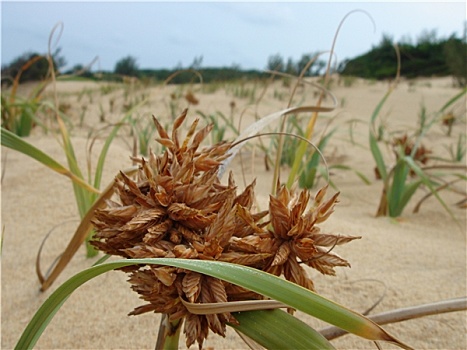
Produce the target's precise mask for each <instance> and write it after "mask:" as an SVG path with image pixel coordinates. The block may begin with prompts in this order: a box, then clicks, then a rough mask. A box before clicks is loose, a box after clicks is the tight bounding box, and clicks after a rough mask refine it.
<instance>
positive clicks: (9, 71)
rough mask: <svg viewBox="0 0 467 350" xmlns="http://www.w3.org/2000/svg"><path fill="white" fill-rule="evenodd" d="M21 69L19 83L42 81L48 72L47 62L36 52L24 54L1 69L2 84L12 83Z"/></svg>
mask: <svg viewBox="0 0 467 350" xmlns="http://www.w3.org/2000/svg"><path fill="white" fill-rule="evenodd" d="M26 64H30V65H29V66H27V65H26ZM22 69H23V71H22V74H21V77H20V83H24V82H26V81H38V80H43V79H45V78H46V77H47V74H48V72H49V62H48V61H47V58H46V57H44V56H42V55H40V54H38V53H37V52H27V53H24V54H22V55H21V56H19V57H17V58H15V59H14V60H13V61H11V62H10V63H9V64H7V65H4V66H3V67H2V82H6V83H8V81H10V82H12V81H13V79H14V78H15V77H16V76H17V74H18V73H19V72H20V71H21V70H22Z"/></svg>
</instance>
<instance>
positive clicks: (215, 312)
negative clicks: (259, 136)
mask: <svg viewBox="0 0 467 350" xmlns="http://www.w3.org/2000/svg"><path fill="white" fill-rule="evenodd" d="M303 109H304V107H302V110H303ZM310 109H312V108H309V109H308V110H310ZM305 110H306V109H305ZM289 112H290V113H292V112H297V109H296V108H295V109H291V110H290V111H289ZM283 113H284V111H282V112H281V113H280V114H283ZM186 116H187V111H186V110H185V111H184V112H183V113H182V114H181V115H180V117H178V118H177V119H176V120H175V121H174V126H173V130H172V133H171V135H170V134H169V133H168V132H167V131H166V130H165V129H164V128H163V127H162V126H161V124H160V123H159V122H158V121H157V119H154V122H155V125H156V128H157V131H158V134H159V138H158V142H159V143H161V144H162V145H163V146H165V151H164V152H163V153H162V154H158V155H156V154H154V153H151V154H150V155H149V158H148V159H144V158H142V159H141V160H140V161H139V168H138V170H137V176H136V177H133V176H131V175H129V174H127V173H124V172H122V173H121V174H120V175H119V176H118V177H117V178H116V181H115V182H114V183H113V184H112V185H111V187H110V188H111V189H112V191H111V192H112V193H113V194H114V196H113V197H110V196H108V195H107V194H106V197H107V199H108V200H107V201H106V202H105V203H106V205H104V206H103V207H100V208H99V207H97V208H94V210H93V212H92V214H91V216H92V218H91V220H90V222H92V225H93V226H94V228H95V230H96V234H95V236H94V239H93V240H92V241H91V243H92V244H93V246H95V247H96V248H97V249H99V250H101V251H103V252H104V253H106V254H108V255H117V256H120V257H123V258H124V259H123V260H117V261H112V262H100V263H98V264H97V265H95V266H93V267H91V268H89V269H86V270H84V271H82V272H80V273H78V274H77V275H75V276H73V277H72V278H70V279H69V280H68V281H67V282H65V283H64V284H63V285H62V286H60V287H58V288H57V290H56V291H55V292H54V293H52V295H51V296H50V298H49V299H48V300H47V301H46V302H45V303H44V304H43V305H42V307H41V308H40V309H39V310H38V311H37V313H36V315H35V316H34V317H33V319H32V320H31V322H30V323H29V325H28V326H27V328H26V329H25V331H24V332H23V335H22V336H21V338H20V340H19V342H18V344H17V346H16V348H17V349H28V348H32V347H33V346H34V344H35V343H36V341H37V339H38V338H39V336H40V334H41V332H42V331H43V330H44V329H45V327H46V326H47V324H48V323H49V322H50V320H51V318H52V317H53V315H54V314H55V313H56V312H57V311H58V310H59V308H60V306H61V305H62V304H63V303H64V302H65V301H66V299H67V298H68V296H69V295H70V294H71V293H72V292H73V291H74V290H75V289H76V288H78V287H79V286H80V285H81V284H83V283H85V282H86V281H88V280H89V279H91V278H94V277H96V276H98V275H100V274H102V273H104V272H107V271H111V270H114V269H121V270H123V271H126V272H127V273H129V282H130V284H131V285H132V289H133V290H134V291H135V292H137V293H138V294H139V295H140V297H141V298H142V299H143V300H144V301H145V304H143V305H141V306H139V307H136V308H135V309H134V310H133V311H132V312H131V313H130V314H132V315H139V314H142V313H146V312H157V313H161V314H163V316H162V321H161V322H162V323H161V327H160V333H159V336H158V341H157V344H156V348H157V349H168V348H177V347H178V344H179V336H180V333H181V330H183V332H184V333H185V336H186V342H187V344H186V345H187V346H188V347H189V346H190V345H192V344H193V343H195V342H196V343H198V345H199V346H200V347H202V346H203V342H204V340H205V339H206V337H207V336H208V334H209V333H210V332H213V333H216V334H219V335H222V336H224V335H225V332H226V327H232V328H234V329H235V330H236V331H237V332H240V333H242V334H244V335H247V336H248V337H249V338H250V339H252V340H253V341H255V342H256V343H258V344H260V345H261V346H264V347H266V348H270V349H273V348H278V347H281V348H283V347H286V348H302V349H333V346H332V344H331V343H330V342H329V341H328V340H326V338H324V337H323V336H322V335H321V334H320V333H319V332H317V331H316V330H314V329H312V328H311V327H309V326H308V325H306V324H305V323H303V322H301V321H299V320H297V319H296V318H295V317H294V316H292V315H291V314H289V313H287V312H285V311H281V310H279V309H280V308H287V309H291V308H292V309H296V310H300V311H303V312H305V313H307V314H310V315H312V316H314V317H317V318H319V319H321V320H324V321H326V322H329V323H330V324H332V325H335V326H338V327H340V328H343V329H345V330H346V331H348V332H350V333H353V334H356V335H358V336H361V337H364V338H366V339H369V340H374V341H376V340H382V341H389V342H392V343H394V344H396V345H398V346H400V347H402V348H405V349H410V347H409V346H408V345H406V344H404V343H402V342H401V341H399V340H397V339H396V338H395V337H394V336H392V335H390V334H389V333H388V332H386V331H384V330H383V329H382V328H381V327H380V326H378V325H377V324H375V323H374V322H372V321H370V320H369V319H367V318H366V317H364V316H362V315H361V314H358V313H356V312H353V311H351V310H348V309H346V308H345V307H343V306H341V305H338V304H336V303H334V302H332V301H330V300H328V299H325V298H323V297H321V296H319V295H318V294H316V293H314V285H313V281H312V280H311V279H310V277H309V275H308V274H307V272H306V270H305V269H304V268H303V267H302V264H305V265H308V266H309V267H312V268H315V269H317V270H318V271H320V272H321V273H323V274H330V275H332V274H334V273H335V271H334V269H335V268H336V267H345V266H349V263H348V262H347V261H346V260H345V259H343V258H341V257H339V256H338V255H336V254H334V253H333V252H332V248H333V247H334V246H335V245H341V244H345V243H348V242H351V241H353V240H355V239H357V238H359V237H352V236H345V235H340V234H339V235H335V234H328V233H322V232H321V231H320V229H319V223H321V222H323V221H325V220H327V219H328V218H329V216H330V215H331V214H332V212H333V210H334V206H335V204H336V201H337V198H338V193H337V194H334V195H332V196H331V197H330V198H326V197H327V196H326V192H327V187H323V188H322V189H321V190H319V191H318V192H317V194H316V195H314V196H312V195H311V193H310V192H309V191H308V190H306V189H305V190H301V191H296V190H294V189H290V190H289V189H287V188H286V187H285V186H284V185H280V184H278V186H277V191H276V194H274V195H271V196H270V202H269V209H268V210H266V211H263V212H256V211H255V210H254V206H253V203H254V201H255V192H254V187H255V183H254V182H253V183H251V184H250V185H248V186H247V187H246V188H245V189H244V190H243V192H241V193H237V186H236V184H235V181H234V179H233V175H232V174H231V175H229V178H228V181H227V184H222V183H221V182H220V177H221V176H222V174H223V168H224V166H226V165H227V163H228V161H229V160H230V159H231V158H232V157H233V156H235V154H236V153H237V152H238V151H239V148H240V147H241V145H242V144H244V135H240V136H239V137H240V139H238V140H237V141H235V142H221V143H218V144H214V145H211V146H207V147H203V148H201V143H202V142H203V140H205V139H206V138H207V136H208V135H209V132H210V131H211V130H212V125H208V126H206V127H204V128H202V129H200V130H197V126H198V121H197V120H195V121H194V122H193V123H192V124H191V126H190V127H189V128H188V132H187V135H186V137H185V138H184V139H180V138H179V128H180V127H181V125H182V124H183V123H184V120H185V118H186ZM256 130H257V126H252V128H250V129H249V130H248V128H247V133H248V134H249V135H251V134H255V133H256ZM109 193H110V192H109ZM103 195H104V193H103ZM101 198H102V196H101ZM99 201H101V199H99ZM88 225H90V223H89V222H88ZM285 325H288V326H290V325H293V332H292V331H291V330H290V328H289V327H288V326H287V327H286V326H285ZM182 327H183V328H182ZM272 330H273V332H272Z"/></svg>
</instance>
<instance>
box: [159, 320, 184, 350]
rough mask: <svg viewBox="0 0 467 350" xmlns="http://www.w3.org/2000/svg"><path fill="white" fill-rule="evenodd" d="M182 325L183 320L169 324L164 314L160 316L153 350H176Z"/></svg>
mask: <svg viewBox="0 0 467 350" xmlns="http://www.w3.org/2000/svg"><path fill="white" fill-rule="evenodd" d="M182 324H183V319H179V320H176V321H173V322H170V321H169V317H168V316H167V315H166V314H163V315H161V323H160V325H159V334H158V336H157V343H156V348H155V350H177V349H178V341H179V339H180V330H181V329H182Z"/></svg>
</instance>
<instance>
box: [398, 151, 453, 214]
mask: <svg viewBox="0 0 467 350" xmlns="http://www.w3.org/2000/svg"><path fill="white" fill-rule="evenodd" d="M404 160H405V161H406V162H407V164H408V166H409V167H410V169H412V170H413V171H414V172H415V174H417V175H418V176H419V177H420V180H421V181H422V183H423V184H424V185H425V186H426V187H428V189H429V190H430V192H431V193H432V194H433V195H434V196H435V197H436V199H437V200H438V202H439V203H440V204H441V205H442V206H443V207H444V209H446V211H447V212H448V214H449V215H450V216H451V218H452V219H453V220H454V221H456V222H457V219H456V217H455V216H454V214H453V213H452V211H451V209H449V207H448V206H447V204H446V203H445V202H444V201H443V199H442V198H441V197H440V196H439V194H438V191H436V188H435V186H434V185H433V183H432V181H431V180H430V179H429V178H428V176H427V175H426V174H425V172H424V171H423V170H422V169H421V168H420V167H419V166H418V165H417V164H415V162H414V160H413V159H412V158H410V157H405V158H404Z"/></svg>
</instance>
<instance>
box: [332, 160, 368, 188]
mask: <svg viewBox="0 0 467 350" xmlns="http://www.w3.org/2000/svg"><path fill="white" fill-rule="evenodd" d="M330 169H340V170H349V171H353V172H354V173H355V175H357V176H358V177H359V178H360V180H362V181H363V183H364V184H365V185H371V181H370V179H368V178H367V177H366V176H365V174H363V173H362V172H361V171H358V170H357V169H354V168H353V167H350V166H348V165H344V164H335V165H333V166H331V167H330Z"/></svg>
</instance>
